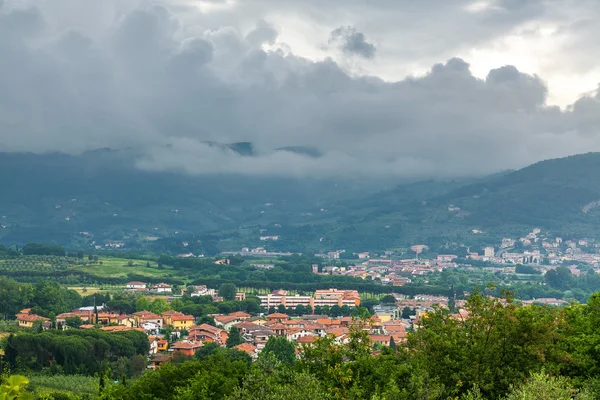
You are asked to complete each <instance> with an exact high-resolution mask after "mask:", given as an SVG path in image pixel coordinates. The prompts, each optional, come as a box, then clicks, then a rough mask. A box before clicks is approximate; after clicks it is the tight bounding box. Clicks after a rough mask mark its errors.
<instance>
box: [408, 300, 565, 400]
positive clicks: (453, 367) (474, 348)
mask: <svg viewBox="0 0 600 400" xmlns="http://www.w3.org/2000/svg"><path fill="white" fill-rule="evenodd" d="M465 309H466V310H467V311H468V313H469V317H468V318H466V319H462V318H454V317H452V316H451V315H449V312H448V310H444V309H437V310H436V311H435V312H433V313H429V314H428V315H427V316H426V317H425V318H422V319H421V326H420V327H419V329H416V330H415V331H414V332H412V333H409V335H408V348H409V349H410V350H411V351H412V352H413V353H412V354H414V362H415V363H417V364H418V365H421V366H423V368H424V370H425V371H426V372H427V374H428V375H430V376H432V377H434V378H435V379H438V380H439V381H440V383H442V384H443V385H444V386H445V387H446V388H448V389H447V390H449V392H448V393H447V395H449V396H456V395H461V394H464V393H466V392H467V391H468V390H469V389H470V388H472V387H473V386H477V387H479V389H480V390H481V392H482V394H483V395H485V396H486V397H491V398H497V397H499V396H501V395H503V394H504V393H506V392H507V391H508V388H509V387H510V386H511V385H514V384H517V383H519V382H521V381H522V380H524V379H525V378H526V377H527V376H528V374H529V372H530V371H537V370H540V369H541V368H542V367H543V366H544V362H545V360H550V359H553V358H554V357H557V352H558V350H557V349H556V346H555V345H554V343H555V340H556V338H557V336H558V326H560V325H561V324H562V323H563V322H562V319H561V317H560V314H559V313H558V312H557V311H556V310H551V309H547V308H544V307H538V306H529V307H520V306H518V305H516V304H515V303H514V302H513V300H512V298H511V297H510V296H507V297H506V298H504V299H503V300H500V299H494V298H489V297H487V296H484V295H482V294H481V293H479V292H474V293H473V294H472V295H471V296H470V297H469V299H468V300H467V303H466V305H465Z"/></svg>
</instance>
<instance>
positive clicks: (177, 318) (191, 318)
mask: <svg viewBox="0 0 600 400" xmlns="http://www.w3.org/2000/svg"><path fill="white" fill-rule="evenodd" d="M195 320H196V318H194V316H193V315H173V316H172V317H171V321H195Z"/></svg>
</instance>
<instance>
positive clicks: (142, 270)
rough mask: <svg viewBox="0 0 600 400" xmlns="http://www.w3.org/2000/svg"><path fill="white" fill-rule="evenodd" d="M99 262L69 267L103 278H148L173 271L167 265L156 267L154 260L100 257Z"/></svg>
mask: <svg viewBox="0 0 600 400" xmlns="http://www.w3.org/2000/svg"><path fill="white" fill-rule="evenodd" d="M99 262H102V264H100V263H98V264H87V265H83V264H80V265H76V266H73V267H71V269H74V270H77V271H82V272H86V273H88V274H91V275H95V276H99V277H104V278H122V277H127V275H128V274H136V275H144V276H147V277H149V278H164V277H167V276H168V275H171V274H172V273H173V271H172V270H171V269H170V268H168V267H165V269H162V270H160V269H158V266H157V264H156V262H154V261H144V260H128V259H126V258H112V257H111V258H108V257H100V259H99ZM147 263H149V264H150V267H148V266H147Z"/></svg>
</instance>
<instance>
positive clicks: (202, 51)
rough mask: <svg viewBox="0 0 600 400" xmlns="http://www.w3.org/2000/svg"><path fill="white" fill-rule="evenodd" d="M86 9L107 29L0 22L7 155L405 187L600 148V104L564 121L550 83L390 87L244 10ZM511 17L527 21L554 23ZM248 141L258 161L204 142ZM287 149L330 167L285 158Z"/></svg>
mask: <svg viewBox="0 0 600 400" xmlns="http://www.w3.org/2000/svg"><path fill="white" fill-rule="evenodd" d="M79 2H83V3H89V6H90V7H95V8H96V9H95V12H96V15H98V16H99V19H100V20H101V21H104V22H102V24H100V23H98V22H94V21H95V20H94V21H92V20H90V21H89V22H88V21H79V20H78V19H77V18H75V17H74V16H73V15H72V14H71V11H70V10H71V6H72V5H73V3H72V1H71V0H56V3H53V7H52V8H44V7H43V6H44V3H40V4H39V5H38V4H36V2H32V3H31V4H29V5H26V6H15V5H14V3H10V2H7V3H6V4H5V6H4V8H3V9H2V10H0V29H2V28H6V27H11V28H15V29H4V30H3V31H2V32H0V33H1V34H0V54H2V58H3V62H2V63H0V87H1V88H3V90H2V92H1V93H0V148H1V149H2V150H4V151H33V152H46V151H64V152H68V153H79V152H82V151H85V150H90V149H96V148H103V147H110V148H117V149H118V148H135V149H137V152H136V154H139V157H138V158H137V159H136V162H137V165H138V167H139V168H143V169H148V170H175V171H182V172H185V173H190V174H205V173H222V172H228V173H239V174H258V175H294V176H315V175H317V176H341V175H350V176H357V175H362V176H403V177H406V176H411V177H412V176H458V175H465V174H469V175H472V174H484V173H490V172H495V171H498V170H501V169H505V168H517V167H521V166H524V165H526V164H528V163H531V162H535V161H538V160H541V159H544V158H551V157H558V156H565V155H569V154H574V153H579V152H585V151H591V150H600V136H599V134H600V128H599V127H600V95H599V94H598V92H595V93H593V94H591V95H589V96H586V97H582V98H581V99H579V100H578V101H577V102H575V103H574V104H573V105H572V106H571V107H569V108H568V109H566V110H561V109H559V108H557V107H551V106H548V105H547V104H546V99H547V96H548V89H547V86H546V84H545V82H544V81H543V80H542V78H541V77H539V76H536V75H532V74H525V73H522V72H520V71H519V70H518V69H517V68H515V67H514V66H510V65H508V66H500V67H499V68H497V69H493V70H491V71H490V72H489V74H488V75H487V77H486V78H485V79H480V78H477V77H475V76H474V75H473V74H472V73H471V71H470V68H469V64H468V63H467V62H465V61H464V60H462V59H459V58H450V59H449V60H448V61H447V62H443V63H436V64H434V65H433V66H432V67H431V68H430V70H429V71H428V72H427V73H426V74H424V75H423V76H418V77H408V78H406V79H403V80H398V81H395V82H388V81H384V80H382V79H380V78H378V77H376V76H358V77H357V76H352V75H350V74H348V73H347V72H346V71H345V70H344V69H343V68H341V67H340V65H339V64H338V63H336V62H335V61H334V60H333V59H325V60H323V61H311V60H308V59H305V58H302V57H300V56H297V55H294V54H293V53H290V52H287V51H283V50H281V48H282V47H284V46H283V45H282V46H274V50H269V51H266V50H263V46H264V45H270V44H274V43H277V40H279V39H278V38H279V37H280V31H279V29H282V28H281V27H278V25H277V23H276V22H275V21H270V20H268V19H264V20H263V19H261V18H258V17H257V18H256V19H254V20H253V21H251V22H250V23H249V22H248V21H246V23H242V21H241V20H238V18H241V17H240V15H241V14H243V10H244V7H245V6H240V7H242V11H240V10H237V11H236V12H235V13H233V11H231V12H232V13H233V15H231V16H230V22H231V23H230V24H225V23H223V22H224V21H227V18H226V13H227V12H228V11H215V13H216V14H214V15H208V14H206V13H203V12H199V11H197V10H193V9H188V8H187V6H186V5H185V4H183V5H181V4H178V5H177V7H176V8H174V7H173V4H170V3H163V4H162V5H159V4H157V5H153V6H145V5H143V4H142V5H140V4H138V3H137V2H134V1H131V2H128V1H121V0H119V1H117V0H106V1H105V2H100V3H102V5H99V4H98V3H99V2H92V1H91V0H78V3H77V4H79V5H80V3H79ZM251 3H253V4H254V5H261V4H263V3H264V2H260V1H258V0H256V1H255V2H252V1H251ZM427 3H431V4H439V5H440V7H441V8H443V9H447V10H450V9H449V8H448V7H450V6H449V5H447V4H448V3H449V2H440V3H435V2H433V0H428V1H427ZM244 4H245V3H244ZM303 4H304V3H303ZM357 4H358V2H357ZM382 4H383V5H382V7H392V3H391V2H390V3H386V2H383V3H382ZM386 4H387V5H386ZM407 4H409V3H407ZM410 4H413V3H412V2H411V3H410ZM502 4H505V5H506V6H505V8H506V7H509V5H510V4H512V5H513V7H514V8H516V11H514V12H515V13H517V17H516V18H517V19H519V18H521V19H522V18H529V16H530V15H532V14H539V13H540V12H541V11H539V9H538V8H535V7H534V8H533V9H532V8H528V7H526V9H525V10H523V9H521V8H520V7H518V6H517V5H515V4H516V3H514V2H503V3H502ZM536 4H538V5H539V4H541V3H540V2H537V3H536ZM315 5H316V3H313V2H311V1H308V2H307V3H306V5H304V6H303V7H305V10H309V9H310V8H311V7H312V6H315ZM80 6H81V5H80ZM81 7H83V9H85V7H84V6H81ZM281 7H282V9H285V8H286V7H290V5H289V3H287V2H286V1H283V0H282V5H281ZM411 7H412V6H410V5H407V9H406V10H405V11H406V12H407V13H409V14H410V13H411V12H412V13H417V12H419V10H418V9H417V8H411ZM539 7H541V6H539ZM542 8H543V7H542ZM259 9H260V7H259ZM175 10H177V12H176V11H175ZM181 10H185V12H184V13H183V14H180V13H181ZM501 12H505V11H502V9H500V11H493V10H492V11H489V13H488V14H489V15H487V16H485V17H483V16H482V17H478V18H482V19H485V18H491V17H490V15H492V16H493V15H496V14H494V13H501ZM511 12H512V11H511ZM100 17H101V18H100ZM82 18H84V17H82ZM402 18H404V17H402ZM498 19H499V20H498V21H495V22H494V23H495V24H496V25H497V26H508V25H510V22H509V21H507V20H506V19H503V18H499V17H498ZM215 20H216V21H219V23H218V24H216V23H215ZM65 21H70V22H71V23H68V24H67V23H65ZM266 21H269V22H266ZM360 26H362V25H360ZM17 28H18V29H17ZM480 29H482V30H485V29H486V28H484V27H481V28H480ZM363 39H364V38H363ZM363 41H364V40H363ZM292 50H293V49H292ZM379 51H380V50H379V49H378V52H379ZM367 54H368V53H367ZM378 57H379V56H378ZM242 141H247V142H252V143H253V145H254V148H255V155H254V156H252V157H247V156H241V155H239V154H237V153H235V152H232V151H228V150H223V149H222V148H219V147H215V146H209V145H207V144H206V142H219V143H232V142H242ZM286 147H296V148H299V147H306V148H311V149H312V148H314V149H316V153H317V154H320V156H318V157H315V156H308V155H303V154H296V153H292V152H289V151H277V150H275V149H280V148H286Z"/></svg>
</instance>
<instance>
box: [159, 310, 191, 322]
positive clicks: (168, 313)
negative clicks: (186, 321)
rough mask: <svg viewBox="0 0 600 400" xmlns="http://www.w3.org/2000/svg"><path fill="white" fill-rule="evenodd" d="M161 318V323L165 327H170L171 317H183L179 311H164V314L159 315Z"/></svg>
mask: <svg viewBox="0 0 600 400" xmlns="http://www.w3.org/2000/svg"><path fill="white" fill-rule="evenodd" d="M160 315H161V316H162V317H163V323H164V324H165V325H166V326H169V325H172V324H173V321H172V320H171V317H173V316H181V315H185V314H184V313H182V312H179V311H175V310H169V311H165V312H164V313H161V314H160Z"/></svg>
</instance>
